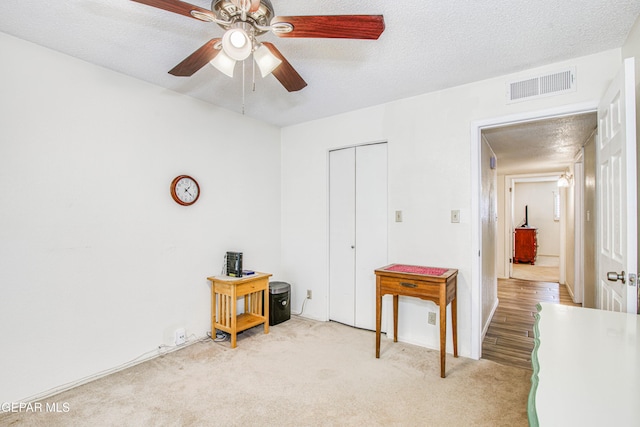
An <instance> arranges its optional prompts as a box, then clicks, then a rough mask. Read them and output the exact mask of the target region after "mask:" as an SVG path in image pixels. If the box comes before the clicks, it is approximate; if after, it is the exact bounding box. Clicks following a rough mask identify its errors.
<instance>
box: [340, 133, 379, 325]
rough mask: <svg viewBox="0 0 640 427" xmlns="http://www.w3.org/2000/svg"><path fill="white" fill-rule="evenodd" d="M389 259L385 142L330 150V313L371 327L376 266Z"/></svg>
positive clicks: (343, 319)
mask: <svg viewBox="0 0 640 427" xmlns="http://www.w3.org/2000/svg"><path fill="white" fill-rule="evenodd" d="M386 263H387V145H386V144H372V145H364V146H358V147H352V148H347V149H342V150H335V151H331V152H330V153H329V319H331V320H335V321H337V322H340V323H344V324H347V325H351V326H356V327H359V328H364V329H371V330H374V329H375V307H376V303H375V295H376V287H375V286H376V278H375V273H374V270H375V269H376V268H379V267H382V266H384V265H386Z"/></svg>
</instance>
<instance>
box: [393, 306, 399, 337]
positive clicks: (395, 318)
mask: <svg viewBox="0 0 640 427" xmlns="http://www.w3.org/2000/svg"><path fill="white" fill-rule="evenodd" d="M393 342H398V295H397V294H396V295H394V296H393Z"/></svg>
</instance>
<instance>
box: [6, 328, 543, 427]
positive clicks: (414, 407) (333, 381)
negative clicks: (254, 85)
mask: <svg viewBox="0 0 640 427" xmlns="http://www.w3.org/2000/svg"><path fill="white" fill-rule="evenodd" d="M374 353H375V334H374V333H373V332H371V331H364V330H360V329H355V328H350V327H347V326H344V325H341V324H338V323H334V322H316V321H311V320H306V319H302V318H298V317H292V319H291V320H289V321H287V322H284V323H281V324H280V325H276V326H273V327H271V331H270V333H269V334H268V335H265V334H263V332H262V327H257V328H253V329H251V330H249V331H246V332H245V333H243V334H241V335H240V336H239V338H238V347H237V348H236V349H230V348H229V342H228V341H226V342H223V343H215V342H213V341H211V340H207V341H203V342H200V343H196V344H193V345H191V346H188V347H186V348H184V349H182V350H180V351H176V352H174V353H170V354H167V355H165V356H163V357H159V358H156V359H153V360H151V361H148V362H145V363H143V364H140V365H137V366H134V367H132V368H129V369H127V370H124V371H121V372H118V373H116V374H113V375H110V376H108V377H105V378H102V379H99V380H96V381H94V382H92V383H89V384H85V385H83V386H80V387H77V388H75V389H72V390H69V391H67V392H64V393H61V394H58V395H56V396H53V397H51V398H48V399H46V400H45V401H44V402H43V406H44V405H45V404H46V403H49V404H50V405H53V404H57V405H58V407H59V408H65V407H66V408H67V412H61V413H47V412H44V411H43V412H39V413H20V414H18V413H5V414H2V415H0V425H3V426H4V425H29V426H48V427H49V426H389V425H396V426H510V427H513V426H527V425H528V422H527V416H526V405H527V395H528V392H529V387H530V376H531V372H530V371H527V370H523V369H518V368H513V367H508V366H502V365H499V364H497V363H494V362H491V361H488V360H480V361H475V360H470V359H465V358H454V357H453V356H452V355H447V378H444V379H442V378H440V375H439V356H438V354H439V353H438V352H437V351H433V350H428V349H425V348H422V347H417V346H412V345H408V344H404V343H393V342H391V341H390V340H387V339H386V338H385V337H384V336H383V338H382V346H381V357H380V359H376V358H375V354H374ZM69 363H73V361H70V362H69Z"/></svg>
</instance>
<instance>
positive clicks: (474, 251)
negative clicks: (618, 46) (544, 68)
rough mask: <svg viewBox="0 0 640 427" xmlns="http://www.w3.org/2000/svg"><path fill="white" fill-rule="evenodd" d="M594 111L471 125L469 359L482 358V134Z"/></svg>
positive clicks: (591, 105) (574, 107)
mask: <svg viewBox="0 0 640 427" xmlns="http://www.w3.org/2000/svg"><path fill="white" fill-rule="evenodd" d="M594 111H598V100H595V101H591V102H585V103H580V104H570V105H563V106H560V107H555V108H550V109H545V110H533V111H527V112H523V113H518V114H513V115H508V116H500V117H493V118H489V119H485V120H478V121H474V122H472V123H471V284H472V286H471V357H472V358H474V359H480V358H481V357H482V331H483V326H484V325H482V256H483V255H482V253H481V249H482V224H481V223H480V221H481V217H480V203H481V202H482V201H481V194H482V193H481V191H482V188H481V180H480V178H481V171H482V164H481V162H480V160H481V156H480V146H481V142H482V137H481V134H482V131H483V130H484V129H491V128H495V127H502V126H507V125H512V124H516V123H523V122H530V121H538V120H544V119H552V118H556V117H562V116H570V115H575V114H583V113H592V112H594Z"/></svg>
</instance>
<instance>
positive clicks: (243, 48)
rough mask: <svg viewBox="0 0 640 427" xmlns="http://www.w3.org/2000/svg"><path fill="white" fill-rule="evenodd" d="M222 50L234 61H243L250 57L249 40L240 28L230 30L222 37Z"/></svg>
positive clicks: (247, 35)
mask: <svg viewBox="0 0 640 427" xmlns="http://www.w3.org/2000/svg"><path fill="white" fill-rule="evenodd" d="M222 50H223V51H224V53H226V54H227V55H228V56H229V57H231V58H232V59H235V60H236V61H244V60H245V59H247V58H248V57H249V55H251V50H252V46H251V38H250V37H249V34H247V32H246V31H244V30H243V29H242V28H231V29H229V30H227V32H226V33H224V36H222Z"/></svg>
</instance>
